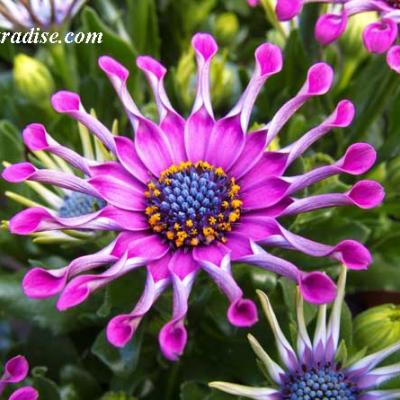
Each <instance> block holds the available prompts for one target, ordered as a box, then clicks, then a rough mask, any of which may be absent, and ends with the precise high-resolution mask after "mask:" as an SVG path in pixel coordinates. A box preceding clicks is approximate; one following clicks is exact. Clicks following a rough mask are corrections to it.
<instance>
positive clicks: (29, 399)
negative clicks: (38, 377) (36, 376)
mask: <svg viewBox="0 0 400 400" xmlns="http://www.w3.org/2000/svg"><path fill="white" fill-rule="evenodd" d="M38 398H39V393H38V392H37V391H36V389H34V388H33V387H31V386H24V387H22V388H19V389H17V390H16V391H15V392H14V393H13V394H12V395H11V396H10V397H9V399H8V400H37V399H38Z"/></svg>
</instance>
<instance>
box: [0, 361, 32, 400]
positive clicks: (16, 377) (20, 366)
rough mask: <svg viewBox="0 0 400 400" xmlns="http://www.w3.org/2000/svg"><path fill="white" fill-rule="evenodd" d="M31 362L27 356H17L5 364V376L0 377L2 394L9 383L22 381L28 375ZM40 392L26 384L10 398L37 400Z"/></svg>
mask: <svg viewBox="0 0 400 400" xmlns="http://www.w3.org/2000/svg"><path fill="white" fill-rule="evenodd" d="M28 372H29V364H28V361H27V360H26V358H25V357H23V356H15V357H13V358H11V359H10V360H8V361H7V363H6V365H5V366H4V372H3V376H2V377H1V378H0V394H1V393H2V392H3V391H4V389H5V387H6V386H8V385H9V384H13V383H19V382H22V381H23V380H24V379H25V378H26V377H27V375H28ZM38 398H39V394H38V392H37V391H36V390H35V389H34V388H33V387H31V386H24V387H21V388H19V389H17V390H16V391H15V392H14V393H13V394H12V395H11V396H10V397H9V400H36V399H38Z"/></svg>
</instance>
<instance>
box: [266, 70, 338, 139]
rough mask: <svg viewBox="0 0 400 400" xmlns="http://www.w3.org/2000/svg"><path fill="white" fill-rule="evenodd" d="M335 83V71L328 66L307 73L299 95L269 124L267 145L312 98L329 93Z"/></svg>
mask: <svg viewBox="0 0 400 400" xmlns="http://www.w3.org/2000/svg"><path fill="white" fill-rule="evenodd" d="M332 82H333V70H332V67H330V66H329V65H328V64H325V63H317V64H314V65H313V66H312V67H311V68H310V69H309V70H308V73H307V79H306V82H305V83H304V85H303V86H302V88H301V89H300V91H299V93H298V94H297V95H296V96H295V97H293V98H292V99H290V100H289V101H288V102H287V103H285V104H284V105H283V106H282V107H281V108H280V109H279V110H278V111H277V112H276V113H275V115H274V117H273V118H272V120H271V122H270V123H269V124H268V140H267V143H268V144H269V143H271V141H272V140H273V139H274V138H275V137H276V135H277V134H278V133H279V132H280V131H281V129H282V127H283V126H284V125H285V124H286V122H287V121H288V120H289V119H290V118H291V116H292V115H293V114H294V113H295V112H296V111H297V110H298V109H299V108H300V107H301V106H302V105H303V104H304V103H305V102H306V101H307V100H309V99H310V98H311V97H313V96H321V95H323V94H325V93H326V92H328V90H329V89H330V88H331V86H332Z"/></svg>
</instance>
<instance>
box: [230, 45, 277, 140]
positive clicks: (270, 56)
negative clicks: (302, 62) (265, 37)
mask: <svg viewBox="0 0 400 400" xmlns="http://www.w3.org/2000/svg"><path fill="white" fill-rule="evenodd" d="M255 60H256V67H255V70H254V72H253V75H252V77H251V79H250V82H249V84H248V86H247V88H246V90H245V91H244V92H243V95H242V96H241V98H240V100H239V101H238V102H237V104H236V105H235V106H234V107H233V109H232V110H231V111H230V112H229V114H228V115H227V117H234V116H236V115H238V116H240V126H241V128H242V131H243V132H246V131H247V128H248V125H249V121H250V116H251V113H252V110H253V106H254V103H255V101H256V99H257V96H258V94H259V92H260V90H261V89H262V87H263V86H264V83H265V81H266V80H267V79H268V78H269V77H270V76H272V75H274V74H277V73H278V72H280V71H281V70H282V64H283V61H282V52H281V50H280V49H279V47H277V46H275V45H273V44H271V43H263V44H262V45H260V46H258V47H257V49H256V51H255Z"/></svg>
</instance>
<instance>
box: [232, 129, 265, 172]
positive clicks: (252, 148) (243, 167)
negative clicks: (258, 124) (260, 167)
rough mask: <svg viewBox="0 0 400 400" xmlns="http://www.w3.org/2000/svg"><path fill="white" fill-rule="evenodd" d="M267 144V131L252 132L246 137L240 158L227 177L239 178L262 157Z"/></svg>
mask: <svg viewBox="0 0 400 400" xmlns="http://www.w3.org/2000/svg"><path fill="white" fill-rule="evenodd" d="M266 143H267V131H266V130H260V131H257V132H252V133H250V134H249V135H248V136H247V137H246V142H245V145H244V148H243V151H242V154H241V155H240V157H239V158H238V159H237V160H236V162H235V163H234V164H233V166H232V168H231V169H230V171H228V172H229V175H231V176H234V177H235V178H236V179H239V178H241V177H242V176H243V175H244V174H245V173H246V172H248V171H249V170H250V169H251V168H252V167H253V166H254V165H255V164H256V163H257V162H258V160H260V158H261V157H262V156H263V154H264V151H265V146H266Z"/></svg>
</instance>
